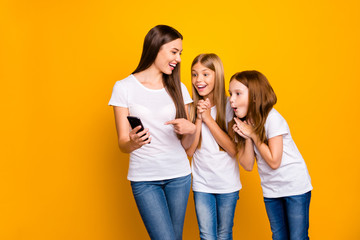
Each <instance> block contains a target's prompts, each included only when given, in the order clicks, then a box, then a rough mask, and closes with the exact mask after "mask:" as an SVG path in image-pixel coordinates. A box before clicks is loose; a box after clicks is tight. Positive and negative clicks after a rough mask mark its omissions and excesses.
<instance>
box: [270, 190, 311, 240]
mask: <svg viewBox="0 0 360 240" xmlns="http://www.w3.org/2000/svg"><path fill="white" fill-rule="evenodd" d="M310 198H311V191H310V192H307V193H304V194H301V195H296V196H289V197H281V198H265V197H264V201H265V207H266V212H267V215H268V217H269V221H270V227H271V231H272V239H273V240H308V239H309V236H308V230H309V207H310Z"/></svg>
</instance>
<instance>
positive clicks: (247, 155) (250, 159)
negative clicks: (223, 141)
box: [229, 118, 255, 171]
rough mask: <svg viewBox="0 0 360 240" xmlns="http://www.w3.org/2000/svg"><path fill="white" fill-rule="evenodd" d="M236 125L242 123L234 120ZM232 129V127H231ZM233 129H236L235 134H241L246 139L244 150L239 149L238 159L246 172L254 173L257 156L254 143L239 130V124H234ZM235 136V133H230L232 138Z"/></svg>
mask: <svg viewBox="0 0 360 240" xmlns="http://www.w3.org/2000/svg"><path fill="white" fill-rule="evenodd" d="M234 120H235V123H237V122H238V121H240V120H239V119H237V118H236V119H234ZM229 128H230V126H229ZM232 128H233V129H234V132H236V133H237V134H239V135H240V136H241V137H243V138H244V139H245V146H244V148H238V149H237V150H238V155H237V159H238V161H239V163H240V165H241V166H242V167H243V168H244V169H245V170H246V171H252V169H253V167H254V163H255V154H254V146H253V142H252V140H251V138H250V137H248V136H246V135H244V134H243V133H242V132H241V131H240V129H239V128H238V125H237V124H233V125H232ZM232 134H233V132H230V136H231V135H232Z"/></svg>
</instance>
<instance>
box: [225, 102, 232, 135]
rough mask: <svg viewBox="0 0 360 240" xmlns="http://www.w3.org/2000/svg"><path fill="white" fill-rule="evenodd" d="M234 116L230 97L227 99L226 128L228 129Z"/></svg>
mask: <svg viewBox="0 0 360 240" xmlns="http://www.w3.org/2000/svg"><path fill="white" fill-rule="evenodd" d="M233 118H234V109H233V108H232V107H231V105H230V101H229V98H227V100H226V128H227V130H229V129H228V126H229V123H230V122H231V121H232V120H233Z"/></svg>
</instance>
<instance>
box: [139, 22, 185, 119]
mask: <svg viewBox="0 0 360 240" xmlns="http://www.w3.org/2000/svg"><path fill="white" fill-rule="evenodd" d="M179 38H180V39H181V40H182V39H183V36H182V35H181V34H180V33H179V32H178V31H177V30H176V29H174V28H172V27H170V26H167V25H157V26H155V27H153V28H152V29H151V30H150V31H149V32H148V33H147V34H146V36H145V40H144V45H143V51H142V54H141V58H140V62H139V65H138V66H137V68H136V69H135V71H134V72H133V74H134V73H138V72H141V71H144V70H146V69H148V68H149V67H150V66H151V65H152V64H153V63H154V62H155V59H156V57H157V55H158V53H159V50H160V48H161V46H162V45H164V44H166V43H168V42H171V41H174V40H176V39H179ZM163 84H164V86H165V89H166V91H167V92H168V93H169V95H170V97H171V98H172V100H173V101H174V104H175V108H176V118H185V119H187V116H186V111H185V105H184V100H183V96H182V92H181V82H180V63H177V65H176V67H175V69H174V70H173V71H172V73H171V74H170V75H167V74H164V73H163Z"/></svg>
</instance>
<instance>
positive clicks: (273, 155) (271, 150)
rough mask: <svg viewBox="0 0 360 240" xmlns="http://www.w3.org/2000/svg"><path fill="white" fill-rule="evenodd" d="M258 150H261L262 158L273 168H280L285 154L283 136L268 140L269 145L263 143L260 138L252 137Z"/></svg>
mask: <svg viewBox="0 0 360 240" xmlns="http://www.w3.org/2000/svg"><path fill="white" fill-rule="evenodd" d="M252 139H253V141H254V143H255V146H256V148H257V149H258V150H259V152H260V155H261V157H262V158H263V159H264V160H265V162H266V163H267V164H268V165H269V166H270V167H271V168H272V169H277V168H279V167H280V164H281V159H282V153H283V136H282V135H279V136H276V137H273V138H270V139H269V140H268V143H269V145H266V144H265V143H263V142H261V141H260V140H259V137H258V136H256V135H255V136H252Z"/></svg>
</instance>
